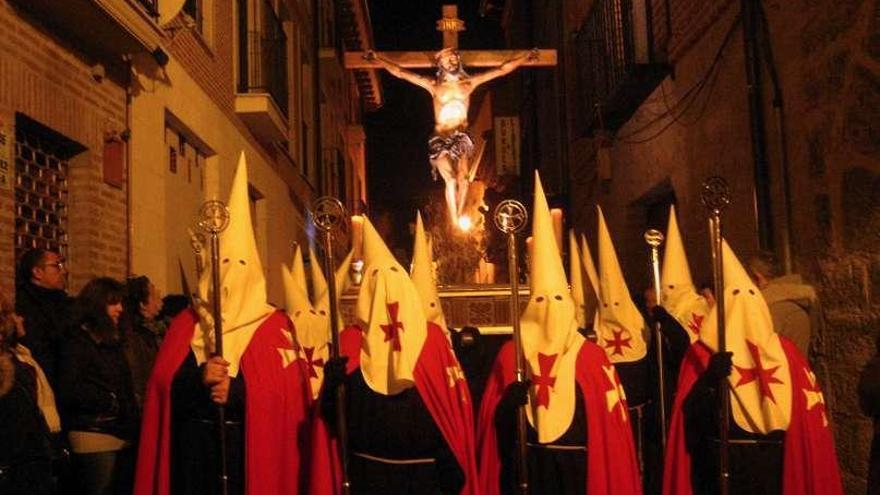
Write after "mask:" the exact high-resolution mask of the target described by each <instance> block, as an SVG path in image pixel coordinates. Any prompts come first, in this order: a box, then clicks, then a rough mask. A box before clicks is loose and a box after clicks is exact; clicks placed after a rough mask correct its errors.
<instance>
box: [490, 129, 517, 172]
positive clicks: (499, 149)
mask: <svg viewBox="0 0 880 495" xmlns="http://www.w3.org/2000/svg"><path fill="white" fill-rule="evenodd" d="M494 128H495V170H496V171H497V173H498V175H519V158H520V153H519V145H520V143H519V117H495V121H494Z"/></svg>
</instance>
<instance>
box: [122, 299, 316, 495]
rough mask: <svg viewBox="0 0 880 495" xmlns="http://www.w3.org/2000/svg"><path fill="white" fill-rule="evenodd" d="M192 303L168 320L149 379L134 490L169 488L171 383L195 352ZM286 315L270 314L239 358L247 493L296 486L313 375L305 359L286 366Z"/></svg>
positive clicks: (148, 494)
mask: <svg viewBox="0 0 880 495" xmlns="http://www.w3.org/2000/svg"><path fill="white" fill-rule="evenodd" d="M197 321H198V320H197V317H196V314H195V313H194V312H192V311H190V310H187V311H184V312H183V313H181V314H180V315H179V316H178V317H177V318H175V319H174V321H173V322H172V323H171V327H170V328H169V329H168V333H167V334H166V335H165V340H164V342H163V344H162V348H161V349H160V350H159V354H158V355H157V357H156V364H155V366H154V368H153V372H152V374H151V376H150V380H149V382H148V383H147V392H146V402H145V405H144V419H143V423H142V426H141V438H140V446H139V449H138V464H137V471H136V478H135V489H134V493H135V495H167V494H169V493H170V485H171V476H170V473H171V466H170V460H171V421H172V417H171V383H172V382H173V380H174V375H175V374H176V373H177V369H178V368H179V367H180V365H181V363H183V361H184V359H185V358H186V356H187V355H188V354H189V352H190V341H191V340H192V336H193V332H194V330H195V325H196V322H197ZM290 330H292V325H291V323H290V320H288V319H287V316H286V315H285V314H284V313H283V312H280V311H276V312H275V313H273V314H271V315H270V316H269V317H268V318H266V320H265V321H264V322H263V323H262V324H261V325H260V326H259V328H257V330H256V331H255V332H254V335H253V338H252V339H251V341H250V343H249V344H248V347H247V350H246V351H245V353H244V355H243V356H242V358H241V369H242V371H243V373H244V380H245V387H246V389H247V398H246V400H245V449H244V451H245V461H244V462H245V493H247V494H248V495H264V494H268V493H277V494H283V493H297V490H298V489H299V485H300V476H299V471H300V449H301V448H302V444H303V443H304V442H303V439H304V435H301V434H300V433H301V431H300V430H302V429H304V428H305V421H306V410H307V407H308V403H309V400H310V398H311V396H310V394H309V383H308V378H307V376H308V375H307V374H306V372H305V369H304V368H303V363H302V361H299V360H297V361H295V362H293V363H292V364H291V365H290V366H288V367H286V368H285V367H284V366H283V363H282V358H281V354H280V353H279V350H291V349H292V346H291V343H290V341H289V340H288V339H287V338H286V337H285V336H284V334H283V331H290Z"/></svg>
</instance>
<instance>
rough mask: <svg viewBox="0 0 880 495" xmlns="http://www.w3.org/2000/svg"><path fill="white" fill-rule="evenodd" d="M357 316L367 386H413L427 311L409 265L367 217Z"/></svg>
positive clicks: (392, 389)
mask: <svg viewBox="0 0 880 495" xmlns="http://www.w3.org/2000/svg"><path fill="white" fill-rule="evenodd" d="M357 318H358V320H359V321H360V322H361V325H362V328H363V330H364V335H363V343H362V346H361V358H360V363H361V372H362V373H363V375H364V380H365V381H366V382H367V385H368V386H369V387H370V388H371V389H373V391H375V392H377V393H380V394H386V395H393V394H396V393H398V392H401V391H402V390H404V389H406V388H409V387H411V386H412V385H413V368H415V365H416V361H417V360H418V358H419V353H421V351H422V346H423V345H424V342H425V338H426V335H427V332H426V319H425V313H424V311H423V310H422V302H421V300H420V299H419V296H418V293H417V292H416V288H415V285H413V283H412V280H410V278H409V275H407V273H406V270H404V269H403V267H402V266H400V263H398V262H397V260H396V259H394V255H392V254H391V251H390V250H389V249H388V247H387V246H386V245H385V242H384V241H382V238H381V237H379V233H378V232H376V229H375V228H374V227H373V224H372V223H370V221H369V219H366V218H364V278H363V282H362V283H361V288H360V292H359V293H358V299H357Z"/></svg>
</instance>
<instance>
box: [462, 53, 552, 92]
mask: <svg viewBox="0 0 880 495" xmlns="http://www.w3.org/2000/svg"><path fill="white" fill-rule="evenodd" d="M538 56H539V51H538V49H537V48H532V49H531V50H529V51H526V52H523V53H521V54H519V55H517V56H516V57H514V58H512V59H510V60H507V61H505V62H504V63H502V64H501V65H499V66H498V67H496V68H495V69H490V70H487V71H486V72H483V73H480V74H477V75H475V76H473V77H471V84H472V85H473V87H474V88H476V87H477V86H479V85H481V84H483V83H487V82H489V81H491V80H492V79H497V78H499V77H501V76H506V75H507V74H510V73H511V72H513V71H515V70H516V69H517V68H519V66H521V65H522V64H524V63H526V62H528V61H530V60H538Z"/></svg>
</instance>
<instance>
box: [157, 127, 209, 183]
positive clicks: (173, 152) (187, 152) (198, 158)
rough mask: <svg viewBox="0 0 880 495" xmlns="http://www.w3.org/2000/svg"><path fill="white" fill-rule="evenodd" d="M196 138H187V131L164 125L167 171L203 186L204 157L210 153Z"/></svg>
mask: <svg viewBox="0 0 880 495" xmlns="http://www.w3.org/2000/svg"><path fill="white" fill-rule="evenodd" d="M197 141H198V139H187V133H186V132H184V131H180V130H178V129H177V128H175V127H172V126H167V127H165V143H166V144H167V146H168V172H169V173H171V174H175V175H177V173H178V172H180V176H181V177H182V178H183V179H184V180H185V181H186V183H187V184H193V183H195V184H196V185H197V186H198V187H199V189H200V190H201V189H204V187H205V184H204V182H205V158H206V157H207V156H208V155H209V154H210V151H208V150H207V148H206V147H204V146H199V145H198V144H196V142H197Z"/></svg>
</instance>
